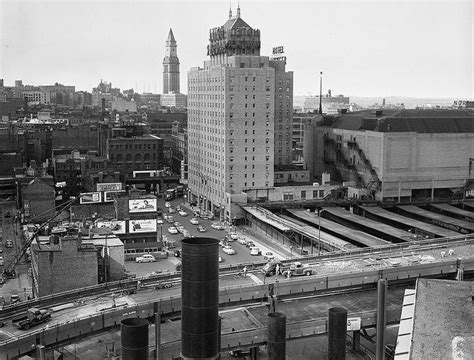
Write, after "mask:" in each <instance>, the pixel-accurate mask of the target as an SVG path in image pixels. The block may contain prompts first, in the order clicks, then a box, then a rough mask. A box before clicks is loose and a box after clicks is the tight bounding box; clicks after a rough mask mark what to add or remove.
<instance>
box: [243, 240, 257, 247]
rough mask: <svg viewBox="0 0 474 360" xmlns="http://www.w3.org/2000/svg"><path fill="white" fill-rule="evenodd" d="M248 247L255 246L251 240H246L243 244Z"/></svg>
mask: <svg viewBox="0 0 474 360" xmlns="http://www.w3.org/2000/svg"><path fill="white" fill-rule="evenodd" d="M245 246H247V247H248V248H249V249H250V248H253V247H254V246H255V243H254V242H253V241H252V240H249V241H247V244H245Z"/></svg>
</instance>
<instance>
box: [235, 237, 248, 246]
mask: <svg viewBox="0 0 474 360" xmlns="http://www.w3.org/2000/svg"><path fill="white" fill-rule="evenodd" d="M237 242H238V243H239V244H241V245H247V240H245V239H244V238H239V239H238V240H237Z"/></svg>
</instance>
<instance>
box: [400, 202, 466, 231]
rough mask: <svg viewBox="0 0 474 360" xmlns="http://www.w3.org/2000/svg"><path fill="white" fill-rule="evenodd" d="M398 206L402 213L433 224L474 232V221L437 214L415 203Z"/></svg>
mask: <svg viewBox="0 0 474 360" xmlns="http://www.w3.org/2000/svg"><path fill="white" fill-rule="evenodd" d="M396 208H397V209H399V210H400V211H401V212H402V213H405V214H408V215H410V216H413V217H415V218H417V219H420V220H422V221H428V222H431V223H432V224H436V225H439V226H442V227H444V228H446V229H453V230H454V231H458V232H462V233H464V234H468V233H472V232H474V222H467V221H463V220H459V219H454V218H452V217H449V216H445V215H441V214H436V213H434V212H432V211H428V210H425V209H422V208H420V207H418V206H414V205H399V206H397V207H396ZM445 236H450V235H445Z"/></svg>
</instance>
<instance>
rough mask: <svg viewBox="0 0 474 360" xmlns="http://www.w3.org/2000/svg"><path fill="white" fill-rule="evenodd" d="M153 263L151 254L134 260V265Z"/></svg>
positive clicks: (153, 258)
mask: <svg viewBox="0 0 474 360" xmlns="http://www.w3.org/2000/svg"><path fill="white" fill-rule="evenodd" d="M155 261H156V259H155V257H154V256H153V255H151V254H145V255H142V256H139V257H137V258H136V259H135V262H136V263H145V262H155Z"/></svg>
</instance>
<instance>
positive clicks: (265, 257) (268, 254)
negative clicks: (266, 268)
mask: <svg viewBox="0 0 474 360" xmlns="http://www.w3.org/2000/svg"><path fill="white" fill-rule="evenodd" d="M273 259H275V255H273V253H272V252H271V251H268V252H266V253H265V255H263V260H273Z"/></svg>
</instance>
